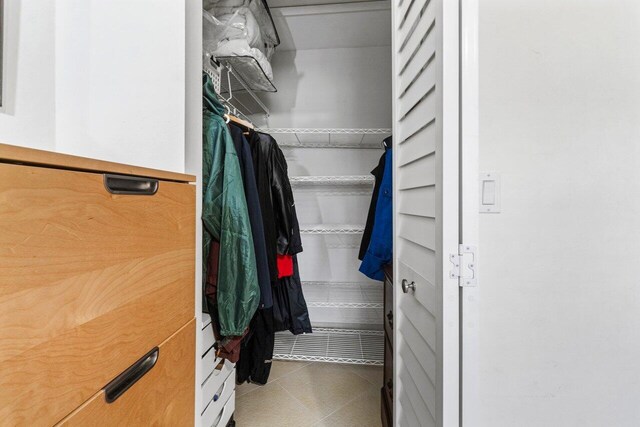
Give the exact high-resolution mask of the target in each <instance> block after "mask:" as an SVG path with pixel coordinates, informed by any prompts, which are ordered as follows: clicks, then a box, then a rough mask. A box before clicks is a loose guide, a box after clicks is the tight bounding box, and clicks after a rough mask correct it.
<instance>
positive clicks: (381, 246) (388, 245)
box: [360, 147, 393, 280]
mask: <svg viewBox="0 0 640 427" xmlns="http://www.w3.org/2000/svg"><path fill="white" fill-rule="evenodd" d="M392 177H393V162H392V157H391V147H388V148H387V149H386V152H385V159H384V174H383V175H382V183H381V184H380V192H379V194H378V201H377V203H376V213H375V219H374V223H373V231H372V232H371V241H370V242H369V248H368V249H367V253H366V254H365V256H364V258H363V259H362V264H361V265H360V272H361V273H363V274H364V275H366V276H367V277H369V278H371V279H373V280H384V271H383V267H384V266H385V265H387V264H389V263H390V262H391V261H392V259H393V258H392V257H393V203H392V202H393V182H392Z"/></svg>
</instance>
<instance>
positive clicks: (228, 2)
mask: <svg viewBox="0 0 640 427" xmlns="http://www.w3.org/2000/svg"><path fill="white" fill-rule="evenodd" d="M207 6H208V7H207ZM205 9H206V10H207V11H209V12H211V13H213V15H214V16H216V17H218V19H220V20H221V21H222V19H221V17H222V16H226V15H232V14H233V13H235V12H237V11H240V13H241V14H242V15H245V16H249V14H250V15H251V19H252V21H255V22H256V24H257V26H258V28H259V31H260V35H261V39H262V40H261V42H262V43H263V44H262V45H261V46H257V45H256V44H254V43H252V42H251V40H250V41H249V44H250V45H251V46H252V47H257V48H259V49H260V50H261V51H262V52H263V53H264V54H265V55H266V56H267V58H268V59H271V56H272V55H273V52H274V50H275V47H276V46H278V45H279V44H280V38H279V36H278V32H277V30H276V27H275V24H274V22H273V18H272V17H271V12H270V11H269V6H268V5H267V3H266V1H265V0H217V1H216V0H208V1H205ZM247 25H253V22H251V23H249V19H247Z"/></svg>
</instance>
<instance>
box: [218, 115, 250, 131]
mask: <svg viewBox="0 0 640 427" xmlns="http://www.w3.org/2000/svg"><path fill="white" fill-rule="evenodd" d="M225 118H226V119H227V123H229V122H232V123H233V124H235V125H238V126H240V127H241V128H243V129H247V130H249V129H251V130H253V129H255V128H254V126H253V124H252V123H250V122H248V121H246V120H242V119H241V118H238V117H236V116H233V115H231V114H225Z"/></svg>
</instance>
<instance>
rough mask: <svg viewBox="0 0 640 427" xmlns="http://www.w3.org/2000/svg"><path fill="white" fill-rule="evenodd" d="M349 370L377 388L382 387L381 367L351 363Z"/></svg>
mask: <svg viewBox="0 0 640 427" xmlns="http://www.w3.org/2000/svg"><path fill="white" fill-rule="evenodd" d="M351 371H353V372H354V373H355V374H357V375H360V376H361V377H362V378H364V379H365V380H367V381H369V382H370V383H371V384H373V385H375V386H376V387H378V388H382V378H383V372H384V370H383V367H382V366H371V365H351Z"/></svg>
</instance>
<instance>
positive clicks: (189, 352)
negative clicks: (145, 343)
mask: <svg viewBox="0 0 640 427" xmlns="http://www.w3.org/2000/svg"><path fill="white" fill-rule="evenodd" d="M195 324H196V321H195V319H193V320H192V321H191V322H189V323H188V324H187V325H185V326H184V327H183V328H182V329H180V330H179V331H178V332H176V333H175V334H174V335H173V336H171V337H170V338H169V339H168V340H166V341H165V342H164V343H162V344H161V345H160V346H159V351H158V359H157V361H156V364H155V366H153V368H151V370H150V371H149V372H147V373H146V374H145V375H144V376H143V377H142V378H140V379H139V380H138V381H137V382H136V383H135V384H133V386H131V388H130V389H128V390H127V391H125V392H124V394H122V395H121V396H120V397H119V398H118V399H117V400H116V401H115V402H113V403H107V402H106V401H105V393H104V391H101V392H99V393H98V394H96V395H95V396H93V397H92V398H91V399H90V400H89V401H88V402H86V403H85V404H84V405H82V406H81V407H80V408H78V409H77V410H76V411H74V412H73V413H72V414H71V415H69V416H68V417H67V418H65V419H64V420H63V421H62V422H61V423H60V424H59V425H60V426H65V427H72V426H150V425H166V426H172V427H173V426H175V427H179V426H189V427H191V426H193V422H194V407H193V404H194V399H195V396H194V395H195V389H194V388H193V384H194V383H195V363H194V359H193V355H194V353H195V332H196V330H195Z"/></svg>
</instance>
